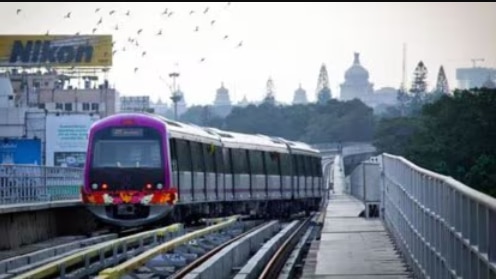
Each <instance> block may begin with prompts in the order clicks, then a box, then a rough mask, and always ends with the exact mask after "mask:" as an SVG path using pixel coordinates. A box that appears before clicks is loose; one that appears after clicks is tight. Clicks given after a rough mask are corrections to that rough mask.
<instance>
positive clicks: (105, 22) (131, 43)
mask: <svg viewBox="0 0 496 279" xmlns="http://www.w3.org/2000/svg"><path fill="white" fill-rule="evenodd" d="M230 5H231V2H227V4H226V5H225V7H224V9H228V8H229V7H230ZM209 12H210V14H211V13H212V12H211V9H210V7H204V8H202V9H200V10H190V11H189V16H193V15H195V14H200V15H201V14H203V15H208V14H209ZM16 13H17V15H20V14H22V13H23V10H22V9H17V11H16ZM94 13H95V14H98V15H101V16H100V19H99V20H98V21H97V23H96V25H95V26H93V27H92V30H91V32H92V34H95V33H96V32H97V31H99V30H104V29H106V30H108V29H109V28H111V29H113V30H114V31H116V32H117V31H119V30H121V29H122V26H121V25H119V24H115V23H112V21H111V20H109V19H110V17H113V16H115V14H116V13H117V11H116V10H114V9H112V10H109V11H108V16H104V15H103V13H104V11H103V9H102V8H96V9H95V11H94ZM174 14H175V12H174V11H172V10H171V9H169V8H165V10H164V11H162V12H161V14H160V15H161V17H165V18H171V17H172V16H173V15H174ZM72 15H73V13H72V12H71V11H70V12H67V14H65V15H64V16H63V19H64V20H70V19H71V16H72ZM123 15H124V16H125V17H131V16H132V13H131V11H130V10H127V11H126V12H124V13H123ZM110 24H111V25H112V26H110ZM114 24H115V25H114ZM121 24H122V23H121ZM208 24H209V25H210V26H211V27H213V26H214V25H215V24H216V19H210V20H209V22H208ZM200 27H201V28H200ZM201 29H203V27H202V26H199V25H196V26H195V27H194V28H193V30H192V31H193V32H194V33H197V32H200V30H201ZM144 31H145V30H144V29H143V28H139V29H138V30H137V31H136V35H135V36H131V37H128V38H127V42H125V43H124V42H122V43H119V44H120V45H121V46H120V47H119V48H118V49H117V48H116V44H117V42H116V41H114V42H112V47H113V51H112V55H115V54H116V53H117V52H126V51H128V50H129V48H130V47H135V48H139V49H140V50H139V51H140V55H141V57H145V56H146V55H147V51H146V48H145V47H144V46H142V45H141V44H140V41H139V37H140V35H141V34H142V33H143V32H144ZM80 34H81V32H77V33H75V35H80ZM45 35H47V36H48V35H50V30H48V31H47V32H46V33H45ZM154 35H155V36H164V35H165V33H164V31H163V29H159V30H158V31H157V32H156V33H155V32H154ZM221 39H222V40H223V41H228V40H229V39H230V36H229V34H225V35H224V36H223V37H222V38H221ZM242 46H243V41H242V40H241V41H239V42H238V43H237V44H235V47H236V48H240V47H242ZM126 47H127V48H126ZM205 60H206V57H201V58H200V59H199V63H203V62H205ZM138 70H139V67H135V68H134V72H135V73H136V72H138Z"/></svg>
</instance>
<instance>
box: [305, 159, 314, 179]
mask: <svg viewBox="0 0 496 279" xmlns="http://www.w3.org/2000/svg"><path fill="white" fill-rule="evenodd" d="M312 159H313V158H312V157H310V156H305V169H306V170H307V176H315V172H314V169H315V166H314V164H313V163H312Z"/></svg>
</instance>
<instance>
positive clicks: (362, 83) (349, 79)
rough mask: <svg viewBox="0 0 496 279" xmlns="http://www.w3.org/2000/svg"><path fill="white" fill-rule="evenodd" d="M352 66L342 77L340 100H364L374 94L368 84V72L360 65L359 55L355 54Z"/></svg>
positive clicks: (372, 87) (372, 86)
mask: <svg viewBox="0 0 496 279" xmlns="http://www.w3.org/2000/svg"><path fill="white" fill-rule="evenodd" d="M354 55H355V57H354V59H353V65H352V66H351V67H350V68H349V69H348V70H347V71H346V73H345V75H344V79H345V81H344V83H342V84H341V98H340V99H341V100H352V99H355V98H357V99H361V100H363V101H365V99H367V98H369V97H371V94H373V93H374V85H373V84H372V83H370V82H369V72H368V71H367V70H366V69H365V68H364V67H363V66H362V65H360V54H359V53H358V52H355V54H354Z"/></svg>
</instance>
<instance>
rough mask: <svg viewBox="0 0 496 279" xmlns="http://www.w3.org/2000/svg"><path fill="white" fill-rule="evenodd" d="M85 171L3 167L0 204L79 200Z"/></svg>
mask: <svg viewBox="0 0 496 279" xmlns="http://www.w3.org/2000/svg"><path fill="white" fill-rule="evenodd" d="M82 182H83V169H80V168H65V167H45V166H28V165H0V205H3V204H16V203H33V202H49V201H63V200H75V199H79V198H80V187H81V185H82Z"/></svg>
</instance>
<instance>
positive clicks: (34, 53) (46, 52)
mask: <svg viewBox="0 0 496 279" xmlns="http://www.w3.org/2000/svg"><path fill="white" fill-rule="evenodd" d="M45 65H48V66H52V67H72V66H75V67H110V66H112V36H111V35H78V36H73V35H71V36H69V35H54V36H44V35H40V36H37V35H6V36H0V67H19V66H24V67H36V66H45Z"/></svg>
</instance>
